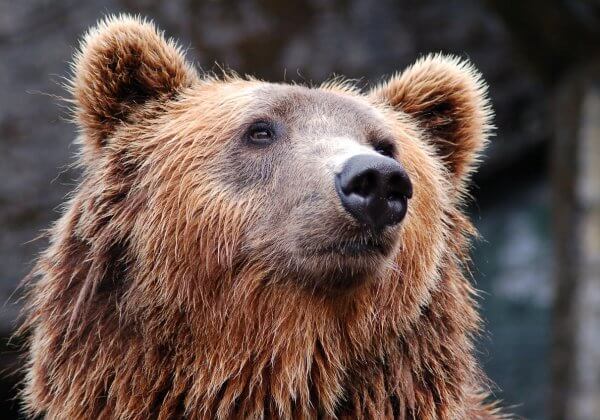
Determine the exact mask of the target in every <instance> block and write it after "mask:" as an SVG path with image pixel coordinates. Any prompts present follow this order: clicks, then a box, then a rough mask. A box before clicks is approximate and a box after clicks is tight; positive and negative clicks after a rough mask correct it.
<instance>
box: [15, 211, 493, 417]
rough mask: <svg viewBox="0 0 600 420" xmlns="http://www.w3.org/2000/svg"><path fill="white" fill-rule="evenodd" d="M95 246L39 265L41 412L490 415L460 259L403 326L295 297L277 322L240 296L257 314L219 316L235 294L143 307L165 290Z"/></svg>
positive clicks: (74, 240) (36, 319)
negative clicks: (155, 287) (141, 280)
mask: <svg viewBox="0 0 600 420" xmlns="http://www.w3.org/2000/svg"><path fill="white" fill-rule="evenodd" d="M68 224H76V220H72V221H70V222H67V225H68ZM63 231H64V229H63ZM66 231H69V230H66ZM73 231H74V230H71V231H70V232H73ZM107 243H110V241H109V242H107ZM92 247H93V245H90V242H87V241H85V240H82V239H81V237H80V236H79V235H76V234H66V235H62V236H61V237H59V238H58V239H57V240H56V241H55V243H53V245H52V246H51V247H50V248H49V250H48V251H47V253H46V255H45V256H44V257H43V258H42V259H41V260H40V263H39V264H38V268H37V271H38V273H40V276H41V277H40V279H39V281H38V283H37V284H36V285H35V289H36V290H35V291H34V292H35V295H36V296H39V298H38V300H37V301H35V302H34V304H33V305H32V309H31V311H30V313H29V314H28V319H27V323H26V328H27V327H30V328H31V330H32V334H33V337H34V341H35V342H36V343H37V345H36V346H35V348H33V349H32V352H37V353H38V354H37V356H36V357H34V358H33V359H34V365H33V367H32V369H31V370H30V372H31V373H30V377H29V379H28V381H29V382H28V385H27V387H26V389H25V399H26V401H30V402H31V403H30V404H31V405H32V406H31V411H32V412H34V413H36V412H37V413H42V412H44V413H46V414H47V415H48V416H49V417H54V416H58V417H61V416H65V415H67V416H68V417H72V418H78V417H89V416H90V415H93V417H102V416H104V415H110V416H115V415H117V416H119V417H125V418H127V417H131V418H138V417H140V416H141V417H143V418H146V417H155V416H157V417H158V418H171V417H174V416H175V417H177V416H183V415H188V416H190V417H191V418H198V417H200V418H201V417H211V418H212V417H217V418H239V417H242V418H246V417H248V418H258V417H267V418H269V417H275V418H276V417H280V418H301V417H308V418H313V417H323V418H356V417H367V418H369V417H371V418H379V417H382V416H390V417H392V416H393V417H398V418H403V417H405V418H413V417H415V418H416V417H418V418H448V419H454V418H465V417H467V418H485V416H486V415H487V414H489V413H491V412H492V409H491V408H488V407H486V406H485V405H484V403H483V400H484V397H485V393H484V392H482V389H483V384H484V379H483V376H482V375H481V374H480V372H479V371H478V370H477V368H476V363H475V360H474V358H473V344H472V338H471V336H472V334H473V333H474V332H475V331H476V329H477V328H478V325H479V319H478V317H477V314H476V312H475V310H474V303H473V301H472V294H473V292H472V289H471V286H470V285H469V283H468V282H467V281H466V280H465V278H464V277H463V275H462V273H461V270H460V268H459V266H458V265H457V263H456V262H455V261H456V258H453V257H454V256H452V255H450V256H448V258H446V259H445V260H444V261H443V264H442V267H441V269H440V272H442V273H444V275H442V277H441V278H440V279H439V281H438V284H437V287H436V288H435V290H434V291H433V292H432V293H431V295H430V296H429V298H428V299H427V301H426V302H424V303H423V304H422V305H421V306H420V307H419V310H418V314H417V315H416V316H415V317H414V319H410V320H404V322H402V316H401V315H399V316H396V317H392V318H389V317H385V316H383V315H381V318H380V317H379V315H378V314H376V313H374V312H373V311H365V310H364V308H362V310H358V309H357V310H352V309H351V308H350V309H349V310H347V311H346V313H345V314H344V316H343V317H339V316H338V317H336V316H332V313H331V312H328V310H329V311H331V310H332V308H331V307H329V308H328V307H327V305H325V304H323V303H324V302H323V300H316V301H315V300H314V299H313V300H308V301H306V300H304V301H303V300H299V299H295V298H294V296H292V295H290V296H288V297H287V298H288V305H287V306H284V305H279V306H278V307H279V312H277V311H267V310H263V309H264V308H263V307H262V306H261V305H265V304H266V303H265V302H267V303H268V302H271V301H272V299H270V298H272V297H273V296H269V294H268V293H267V294H265V295H261V296H258V295H256V296H254V298H255V299H256V300H252V299H250V300H251V302H250V303H252V305H250V304H249V303H248V301H247V299H249V297H248V296H243V295H239V296H237V297H235V298H238V299H242V300H244V299H246V305H244V308H245V309H246V310H247V311H248V312H244V311H243V310H237V311H236V310H235V308H232V307H228V308H224V307H222V306H220V305H225V306H226V305H233V306H235V302H236V299H234V297H232V296H228V297H227V299H224V300H219V299H216V300H214V301H204V302H197V306H196V307H194V305H193V304H192V303H190V301H189V300H186V299H196V298H195V297H194V295H193V291H192V290H191V289H190V290H187V289H185V288H179V289H178V290H176V293H178V294H176V295H173V296H168V298H167V299H163V300H157V301H148V300H144V299H143V298H142V299H139V298H136V296H148V295H149V294H148V293H151V295H152V296H160V295H161V291H160V290H154V291H145V293H141V294H136V293H137V292H139V290H137V289H138V288H141V287H150V286H144V285H143V284H142V283H139V284H137V286H139V287H138V288H136V287H134V286H135V281H133V284H131V281H132V280H131V279H130V280H129V286H128V287H129V288H127V287H125V285H124V278H125V276H126V274H127V275H131V274H132V273H134V271H133V270H132V269H131V264H129V262H128V260H127V258H126V255H125V254H124V253H126V250H125V247H124V245H123V244H122V243H119V242H117V243H114V242H112V245H111V246H107V247H106V248H105V249H103V250H102V252H99V251H98V250H97V249H95V250H93V249H91V248H92ZM92 253H94V255H95V258H91V259H90V258H89V256H90V255H91V254H92ZM169 280H170V281H175V280H176V279H169ZM188 280H189V279H188ZM221 280H222V279H221ZM229 280H231V279H229ZM234 280H235V279H234ZM90 283H91V284H90ZM182 284H183V283H182ZM218 293H219V291H218V290H215V296H213V297H216V296H218ZM179 295H182V296H183V297H182V296H179ZM188 295H189V296H188ZM82 296H83V298H82ZM365 296H368V294H367V292H365ZM204 298H205V299H208V298H210V297H207V296H204ZM279 298H281V296H279ZM178 299H180V300H178ZM365 299H366V298H365ZM81 300H83V302H80V301H81ZM354 301H355V304H356V305H360V304H361V301H360V299H358V298H355V299H354ZM57 302H58V303H57ZM176 302H179V304H175V303H176ZM185 302H187V303H185ZM231 302H234V303H233V304H232V303H231ZM307 302H308V303H307ZM74 303H75V304H74ZM182 305H183V306H182ZM56 308H60V311H59V312H57V310H56ZM73 308H76V309H73ZM238 309H239V308H238ZM333 310H335V308H333ZM365 312H367V313H368V314H369V316H364V313H365ZM396 312H398V309H397V310H396ZM400 312H401V309H400ZM223 314H226V315H225V316H223ZM361 314H363V315H361ZM36 334H37V335H39V334H43V335H44V336H43V338H40V337H39V336H36ZM50 383H52V384H53V385H52V386H50ZM34 401H35V402H36V403H35V404H36V405H35V406H34V404H33V402H34Z"/></svg>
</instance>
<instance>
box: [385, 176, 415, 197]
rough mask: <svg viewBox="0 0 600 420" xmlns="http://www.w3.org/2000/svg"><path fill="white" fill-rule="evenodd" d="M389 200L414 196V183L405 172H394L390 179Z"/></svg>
mask: <svg viewBox="0 0 600 420" xmlns="http://www.w3.org/2000/svg"><path fill="white" fill-rule="evenodd" d="M388 183H389V190H388V200H400V199H405V198H412V193H413V191H412V184H411V182H410V179H409V178H408V176H407V175H406V174H405V173H404V172H397V173H393V174H392V175H391V176H390V177H389V179H388Z"/></svg>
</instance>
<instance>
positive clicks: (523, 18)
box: [0, 0, 600, 419]
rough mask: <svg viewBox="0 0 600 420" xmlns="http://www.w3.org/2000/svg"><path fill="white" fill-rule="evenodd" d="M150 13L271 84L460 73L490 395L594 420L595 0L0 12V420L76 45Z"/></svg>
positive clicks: (263, 1) (69, 172) (5, 414)
mask: <svg viewBox="0 0 600 420" xmlns="http://www.w3.org/2000/svg"><path fill="white" fill-rule="evenodd" d="M121 11H126V12H131V13H139V14H142V15H144V16H148V17H150V18H152V19H154V20H155V21H156V23H157V24H158V25H159V26H160V27H161V28H163V29H165V30H166V32H167V34H168V35H169V36H172V37H174V38H176V39H179V40H180V42H181V43H182V44H183V46H184V47H188V48H189V49H188V57H189V58H190V59H192V60H194V61H195V62H196V63H197V64H198V65H199V66H201V67H202V68H203V69H206V70H211V69H215V68H216V65H215V63H219V64H224V65H225V66H228V67H230V68H232V69H235V70H237V71H238V72H240V73H251V74H254V75H256V76H259V77H261V78H265V79H268V80H271V81H282V80H286V81H298V82H320V81H323V80H325V79H327V78H329V77H331V76H332V75H333V74H343V75H346V76H348V77H350V78H356V79H358V83H359V84H360V85H361V86H367V85H368V83H375V82H378V81H380V80H381V79H382V78H383V77H384V76H386V75H390V74H391V73H393V72H394V71H396V70H401V69H403V68H404V67H406V66H407V65H409V64H410V63H411V62H413V61H414V60H415V59H416V58H418V57H419V56H421V55H423V54H425V53H428V52H437V51H442V52H445V53H453V54H458V55H460V56H462V57H465V58H469V59H470V60H472V61H473V62H474V63H475V65H476V66H477V67H478V68H479V69H480V70H481V71H482V72H483V74H484V77H485V79H486V80H487V81H488V83H489V85H490V91H491V97H492V102H493V106H494V109H495V111H496V114H497V118H496V125H497V127H498V130H497V135H496V137H495V138H494V139H493V144H492V145H491V147H490V148H489V149H488V151H487V154H486V157H485V160H484V162H483V166H482V168H481V171H480V172H479V173H478V175H477V176H476V177H475V182H474V184H475V185H474V186H473V188H472V190H471V193H472V195H473V197H474V200H473V203H472V206H471V207H470V212H471V214H472V217H473V218H474V220H475V223H476V224H477V227H478V228H479V230H480V232H481V235H482V239H480V240H478V241H476V242H475V243H474V246H473V277H474V281H475V282H476V285H477V287H478V289H480V290H481V299H480V302H481V307H482V312H483V316H484V318H485V322H486V326H485V331H486V332H485V334H484V335H483V336H482V337H481V338H480V340H479V348H480V352H479V357H480V359H481V361H482V363H483V365H484V367H485V370H486V371H487V372H488V374H489V376H490V377H491V378H492V380H493V381H494V383H495V384H496V389H495V390H494V392H495V395H496V397H497V398H500V399H502V400H503V401H504V405H505V406H511V407H513V408H512V411H513V412H514V413H516V414H518V415H520V416H522V417H524V418H529V419H600V71H599V69H600V65H599V64H598V62H597V61H596V60H597V58H598V56H599V53H600V2H599V1H597V0H596V1H594V0H587V1H586V0H529V1H523V2H509V1H503V0H497V1H494V0H488V1H474V0H456V1H452V0H434V1H418V0H400V1H399V0H382V1H361V0H337V1H336V0H287V1H276V0H242V1H230V0H213V1H199V0H170V1H159V0H89V1H77V0H20V1H16V0H14V1H13V0H0V301H1V302H0V303H2V305H1V306H0V337H1V340H2V341H1V348H0V369H1V372H2V374H1V375H0V378H1V381H0V417H2V418H9V419H10V418H18V411H17V408H18V406H17V404H16V403H15V401H14V395H15V384H16V383H17V382H18V380H19V379H20V378H19V375H18V374H11V372H13V371H15V369H16V368H17V367H18V366H19V365H20V364H21V363H20V361H19V358H18V355H19V352H18V349H19V343H18V341H17V340H14V339H13V340H9V337H10V336H11V333H12V332H13V331H14V328H15V326H16V325H18V319H17V316H18V312H19V308H20V302H19V300H18V298H19V295H20V294H19V292H18V291H16V292H15V289H16V286H17V285H18V283H19V281H20V279H22V278H23V276H24V275H25V274H26V273H27V272H28V271H29V269H30V267H31V263H32V260H33V259H34V258H35V256H36V254H37V253H38V252H39V251H40V249H42V248H43V247H44V245H45V242H44V240H34V239H35V238H36V236H38V235H39V234H40V232H41V231H42V229H44V228H46V227H48V226H49V224H50V223H51V222H52V221H53V220H56V219H57V218H58V217H59V214H60V208H59V205H60V203H61V202H62V201H63V200H64V197H65V195H66V194H67V193H68V192H69V191H71V190H72V189H73V186H74V185H75V183H76V181H77V176H78V173H77V170H76V169H73V168H72V167H71V164H72V163H73V161H74V154H75V152H76V148H75V146H73V145H72V141H73V140H74V138H75V127H74V126H73V125H71V124H69V123H68V122H67V121H66V116H67V115H68V114H67V111H66V110H65V109H64V107H62V104H61V103H60V102H59V101H58V100H57V99H56V95H58V96H64V95H66V92H65V91H64V89H62V88H61V85H60V84H61V82H62V77H63V76H66V75H67V74H68V66H69V60H70V59H71V57H72V54H73V52H74V50H75V47H76V46H77V42H78V37H79V36H80V35H81V34H82V33H83V32H84V31H85V30H86V28H88V27H89V26H90V25H93V24H94V22H96V20H97V19H99V18H100V17H102V16H103V15H106V14H109V13H115V12H121Z"/></svg>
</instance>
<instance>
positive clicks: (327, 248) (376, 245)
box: [305, 238, 392, 257]
mask: <svg viewBox="0 0 600 420" xmlns="http://www.w3.org/2000/svg"><path fill="white" fill-rule="evenodd" d="M391 249H392V246H391V245H390V244H387V243H386V242H385V241H382V240H377V239H371V238H366V239H362V240H355V241H349V240H345V241H344V240H342V241H336V242H333V243H330V244H326V245H323V246H319V247H315V248H311V249H305V252H307V253H308V254H310V255H323V254H338V255H340V256H349V257H362V256H370V255H381V256H385V255H387V254H389V252H390V251H391Z"/></svg>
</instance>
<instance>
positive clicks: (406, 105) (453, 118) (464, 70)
mask: <svg viewBox="0 0 600 420" xmlns="http://www.w3.org/2000/svg"><path fill="white" fill-rule="evenodd" d="M370 95H371V96H372V97H374V98H375V99H376V100H378V101H382V102H384V103H386V104H388V105H390V106H391V107H392V108H394V109H396V110H397V111H400V112H403V113H406V114H408V115H410V116H411V117H412V118H413V119H414V120H415V121H417V123H418V124H419V125H420V127H421V128H422V129H423V130H424V132H425V134H426V135H427V136H428V139H429V140H430V142H431V143H432V144H433V146H434V147H435V149H436V151H437V154H438V156H439V157H440V159H441V160H442V162H443V163H444V164H445V166H446V168H447V169H448V171H449V173H450V175H451V179H452V181H453V183H454V185H455V186H456V187H457V188H462V187H463V184H464V183H465V182H466V180H468V177H469V175H470V173H471V171H472V170H473V168H474V167H475V165H476V163H477V160H478V157H479V153H480V152H481V150H482V149H483V148H484V146H485V145H486V143H487V141H488V138H489V136H490V134H491V131H492V128H493V126H492V125H491V119H492V117H493V112H492V109H491V106H490V103H489V99H488V93H487V85H486V84H485V82H484V81H483V79H482V77H481V74H480V73H479V72H478V71H477V70H476V69H475V68H474V67H473V66H472V65H471V64H470V63H469V62H468V61H462V60H460V59H459V58H457V57H453V56H444V55H441V54H435V55H429V56H427V57H424V58H422V59H420V60H418V61H417V62H416V63H414V64H413V65H412V66H410V67H409V68H407V69H406V70H405V71H404V72H402V73H400V74H398V75H395V76H393V77H392V78H391V79H390V80H389V81H387V82H385V83H383V84H382V85H380V86H377V87H375V88H374V89H373V90H372V91H371V92H370Z"/></svg>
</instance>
